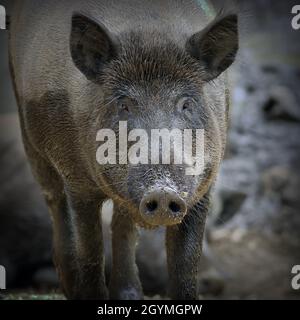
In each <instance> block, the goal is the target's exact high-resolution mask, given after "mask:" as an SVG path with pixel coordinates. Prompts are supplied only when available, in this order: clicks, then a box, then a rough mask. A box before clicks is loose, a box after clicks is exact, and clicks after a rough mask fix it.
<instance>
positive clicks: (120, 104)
mask: <svg viewBox="0 0 300 320" xmlns="http://www.w3.org/2000/svg"><path fill="white" fill-rule="evenodd" d="M118 108H119V109H121V110H124V111H129V109H128V106H127V104H125V103H124V102H123V101H119V102H118Z"/></svg>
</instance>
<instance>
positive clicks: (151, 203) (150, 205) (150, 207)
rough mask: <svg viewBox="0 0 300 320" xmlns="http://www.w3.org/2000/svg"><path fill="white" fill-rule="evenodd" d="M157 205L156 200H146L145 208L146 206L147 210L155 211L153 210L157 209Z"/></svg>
mask: <svg viewBox="0 0 300 320" xmlns="http://www.w3.org/2000/svg"><path fill="white" fill-rule="evenodd" d="M157 207H158V203H157V201H156V200H152V201H148V202H147V203H146V208H147V210H148V211H149V212H153V211H155V210H156V209H157Z"/></svg>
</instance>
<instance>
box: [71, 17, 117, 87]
mask: <svg viewBox="0 0 300 320" xmlns="http://www.w3.org/2000/svg"><path fill="white" fill-rule="evenodd" d="M70 50H71V56H72V59H73V61H74V63H75V65H76V67H77V68H78V69H79V70H80V71H81V72H82V73H83V74H84V75H85V76H86V77H87V79H89V80H91V81H95V80H96V79H97V78H98V77H99V75H101V70H102V68H103V67H104V65H105V64H106V63H107V62H109V61H110V60H112V59H113V58H115V57H116V55H117V46H116V43H115V42H114V41H113V39H112V36H110V35H109V33H108V31H107V30H106V29H105V28H104V26H100V24H98V23H96V22H94V21H93V20H91V19H89V18H88V17H86V16H84V15H82V14H77V13H76V14H74V15H73V17H72V30H71V37H70Z"/></svg>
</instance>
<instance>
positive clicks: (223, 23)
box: [186, 14, 239, 81]
mask: <svg viewBox="0 0 300 320" xmlns="http://www.w3.org/2000/svg"><path fill="white" fill-rule="evenodd" d="M238 42H239V41H238V17H237V15H236V14H230V15H227V16H225V17H224V16H223V17H217V18H216V19H215V20H214V21H213V22H212V23H211V24H209V25H208V26H207V27H206V28H205V29H204V30H202V31H200V32H198V33H196V34H194V35H192V36H191V38H190V39H189V40H188V41H187V43H186V49H187V50H188V52H189V53H190V55H191V56H192V57H194V58H196V59H197V60H198V61H199V62H200V63H201V65H202V67H203V68H204V71H205V74H204V80H206V81H209V80H212V79H214V78H216V77H217V76H218V75H220V74H221V73H222V72H223V71H225V70H226V69H227V68H228V67H229V66H230V65H231V64H232V63H233V61H234V59H235V56H236V53H237V50H238Z"/></svg>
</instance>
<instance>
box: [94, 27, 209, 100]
mask: <svg viewBox="0 0 300 320" xmlns="http://www.w3.org/2000/svg"><path fill="white" fill-rule="evenodd" d="M121 39H122V45H121V48H120V51H119V55H118V58H117V59H115V60H112V61H111V63H110V64H109V66H108V68H107V69H106V72H105V71H104V72H103V74H105V83H104V85H105V87H110V88H111V89H112V90H114V91H120V94H122V93H123V94H125V93H127V94H128V90H130V89H132V87H133V86H135V85H138V86H143V85H144V86H145V87H148V88H149V89H150V87H151V86H152V87H151V89H152V90H153V89H154V88H153V86H156V87H161V85H163V87H166V86H169V88H170V86H171V87H172V86H174V87H175V86H176V88H178V87H186V86H187V85H188V84H189V85H195V84H196V85H197V86H200V85H201V84H203V81H202V80H201V79H202V77H201V76H202V75H203V72H204V70H203V67H202V66H201V65H200V64H199V63H198V61H197V60H196V59H194V58H192V57H191V56H190V55H189V54H188V53H187V52H186V50H185V49H184V48H180V47H179V46H178V45H177V44H175V43H173V42H172V41H171V40H169V39H168V38H166V36H165V35H162V34H160V33H158V32H155V33H154V32H152V33H151V34H148V35H147V36H146V37H145V34H144V33H143V34H141V33H136V32H131V33H129V34H125V35H122V37H121ZM101 80H102V79H101V76H100V81H101ZM149 86H150V87H149ZM194 89H196V88H194Z"/></svg>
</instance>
